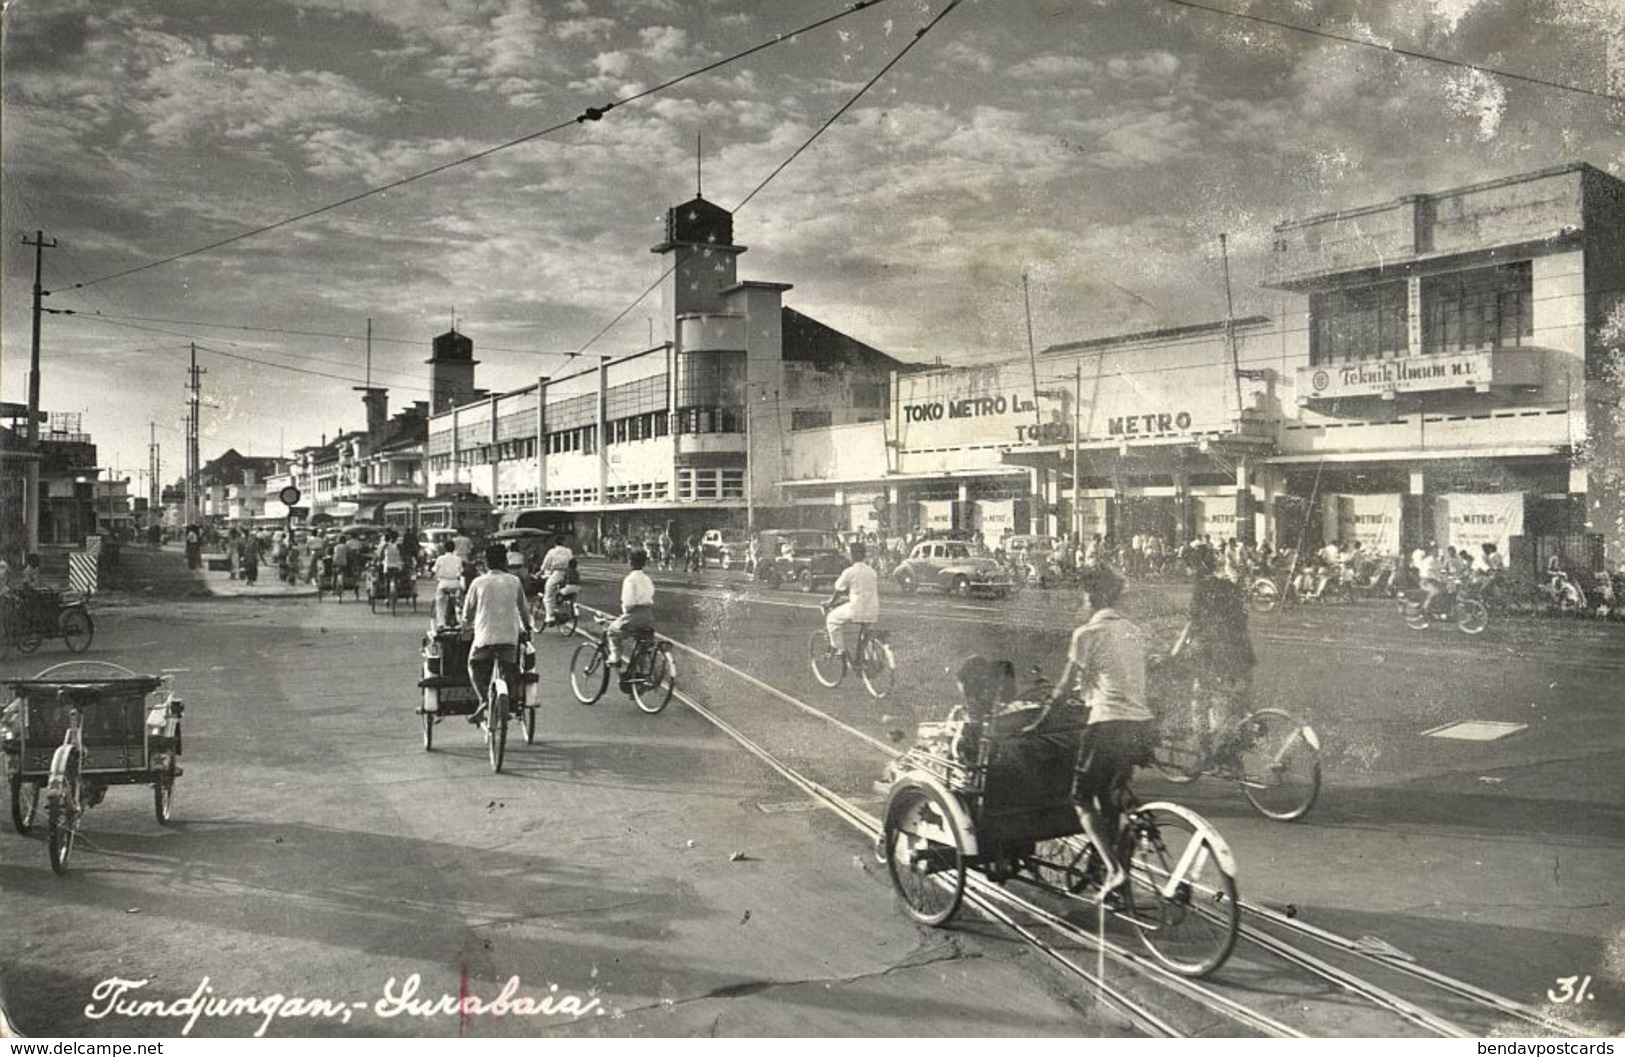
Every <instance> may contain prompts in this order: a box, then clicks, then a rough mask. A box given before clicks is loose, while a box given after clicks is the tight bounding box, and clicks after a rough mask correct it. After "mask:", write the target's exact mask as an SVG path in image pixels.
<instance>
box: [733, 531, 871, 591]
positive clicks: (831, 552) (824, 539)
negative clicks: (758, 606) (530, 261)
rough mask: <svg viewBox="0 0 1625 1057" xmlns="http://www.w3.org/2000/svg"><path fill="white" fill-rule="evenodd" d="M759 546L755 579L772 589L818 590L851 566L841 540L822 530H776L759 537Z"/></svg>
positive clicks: (832, 581)
mask: <svg viewBox="0 0 1625 1057" xmlns="http://www.w3.org/2000/svg"><path fill="white" fill-rule="evenodd" d="M757 546H758V552H757V553H758V554H759V555H760V559H759V560H758V562H757V568H756V579H757V580H759V581H761V582H762V583H765V584H767V585H768V586H770V587H777V586H779V585H780V584H786V583H793V584H796V585H797V586H799V587H800V588H801V589H802V590H803V591H808V592H811V591H815V590H817V589H818V587H819V586H820V585H826V584H832V583H834V582H835V579H836V577H838V576H840V575H841V570H843V569H845V568H846V567H847V565H848V562H847V558H846V553H845V552H844V551H843V550H842V549H841V540H840V537H838V536H837V535H835V533H833V532H826V531H824V530H822V529H774V530H772V531H768V532H763V533H761V534H759V535H758V536H757Z"/></svg>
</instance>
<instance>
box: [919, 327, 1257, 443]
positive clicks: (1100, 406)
mask: <svg viewBox="0 0 1625 1057" xmlns="http://www.w3.org/2000/svg"><path fill="white" fill-rule="evenodd" d="M1222 352H1223V349H1222V346H1213V347H1211V348H1210V347H1208V346H1206V345H1200V344H1199V345H1196V346H1194V347H1193V348H1192V349H1190V350H1181V356H1180V358H1179V359H1177V360H1176V361H1175V362H1173V363H1171V364H1162V365H1158V366H1147V365H1145V364H1142V363H1139V362H1138V361H1135V360H1133V359H1132V358H1130V357H1126V356H1111V357H1105V358H1104V360H1103V358H1102V357H1100V356H1098V355H1089V356H1085V357H1084V360H1083V365H1082V371H1081V377H1079V376H1078V375H1077V374H1073V375H1072V376H1070V377H1069V376H1067V375H1066V374H1064V373H1062V374H1061V375H1060V376H1059V377H1057V376H1056V369H1057V368H1060V369H1061V371H1062V372H1066V371H1069V370H1071V369H1072V367H1073V365H1072V362H1071V361H1066V362H1065V363H1064V365H1063V364H1060V363H1057V364H1048V365H1046V366H1045V368H1044V369H1045V370H1046V371H1048V372H1051V373H1049V374H1048V375H1046V376H1045V377H1043V378H1041V379H1040V385H1039V392H1040V396H1039V398H1038V399H1037V400H1034V399H1033V383H1032V372H1031V368H1030V367H1029V366H1027V365H1025V364H1021V365H1016V364H1005V365H1002V366H995V367H975V368H945V369H942V370H935V371H922V372H919V373H916V374H907V375H901V376H899V377H898V379H897V414H896V416H895V422H894V424H893V428H894V429H895V430H896V437H897V442H898V446H899V447H900V449H901V450H902V451H904V452H908V451H921V450H934V449H939V448H962V447H972V446H977V445H998V446H1016V445H1023V444H1032V443H1034V442H1035V439H1036V441H1037V442H1038V443H1043V444H1058V443H1070V442H1071V440H1072V434H1073V427H1074V424H1075V425H1076V426H1077V431H1078V433H1079V436H1080V438H1081V440H1082V441H1083V442H1084V443H1098V442H1100V441H1125V442H1130V443H1132V442H1133V441H1135V440H1137V439H1139V438H1146V437H1181V436H1186V435H1189V434H1192V433H1200V432H1226V431H1233V430H1234V429H1235V406H1234V402H1233V396H1232V394H1233V393H1234V381H1233V379H1232V378H1231V376H1230V374H1229V367H1228V361H1227V360H1225V359H1224V358H1223V357H1222V356H1221V355H1220V354H1221V353H1222ZM1186 360H1189V361H1190V362H1189V363H1186V362H1185V361H1186ZM1187 368H1188V369H1187ZM1080 382H1081V394H1076V393H1075V392H1074V390H1075V389H1078V388H1080ZM1075 401H1081V402H1079V403H1078V406H1077V408H1076V409H1074V406H1073V405H1074V402H1075Z"/></svg>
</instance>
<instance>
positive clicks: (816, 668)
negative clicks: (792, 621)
mask: <svg viewBox="0 0 1625 1057" xmlns="http://www.w3.org/2000/svg"><path fill="white" fill-rule="evenodd" d="M807 663H808V664H809V665H811V666H812V673H813V678H814V679H817V680H818V685H820V686H840V685H841V679H842V677H844V676H845V675H846V658H845V657H844V656H843V655H842V654H839V653H836V652H835V651H834V650H832V649H831V648H830V645H829V633H828V632H826V631H815V632H813V633H812V638H810V639H808V640H807Z"/></svg>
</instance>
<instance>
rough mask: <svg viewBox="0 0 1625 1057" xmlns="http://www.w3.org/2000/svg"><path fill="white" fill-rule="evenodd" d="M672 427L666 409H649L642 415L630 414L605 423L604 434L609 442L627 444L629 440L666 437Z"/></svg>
mask: <svg viewBox="0 0 1625 1057" xmlns="http://www.w3.org/2000/svg"><path fill="white" fill-rule="evenodd" d="M670 429H671V422H670V420H669V419H668V418H667V416H666V412H664V411H648V412H645V413H644V414H641V415H628V416H627V417H626V418H618V419H616V420H615V421H613V422H608V423H605V425H604V436H605V438H606V442H607V443H609V444H626V443H628V442H629V441H635V440H649V439H650V438H653V437H664V436H666V434H667V433H668V432H670Z"/></svg>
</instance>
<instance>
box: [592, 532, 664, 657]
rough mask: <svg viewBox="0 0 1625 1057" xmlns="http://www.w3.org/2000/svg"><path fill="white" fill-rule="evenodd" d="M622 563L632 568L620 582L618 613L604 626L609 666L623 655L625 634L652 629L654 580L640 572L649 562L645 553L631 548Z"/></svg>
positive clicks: (653, 623) (653, 625)
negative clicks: (607, 641)
mask: <svg viewBox="0 0 1625 1057" xmlns="http://www.w3.org/2000/svg"><path fill="white" fill-rule="evenodd" d="M626 563H627V564H628V565H630V566H631V567H632V571H631V572H629V573H627V574H626V577H625V579H623V580H622V581H621V615H620V616H618V617H616V618H615V619H614V620H612V621H610V623H609V626H608V627H606V628H604V637H605V638H606V639H608V640H609V664H610V667H612V668H616V667H619V666H620V663H621V658H622V656H623V655H624V654H623V651H622V644H623V643H624V642H625V640H626V638H627V636H629V635H632V634H635V633H636V632H639V631H651V632H652V631H654V629H655V621H654V608H655V582H654V581H653V580H651V579H649V574H648V573H646V572H644V571H643V567H644V566H645V565H647V564H649V556H648V555H647V554H645V553H644V552H643V551H633V552H632V553H631V554H628V555H627V556H626Z"/></svg>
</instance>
